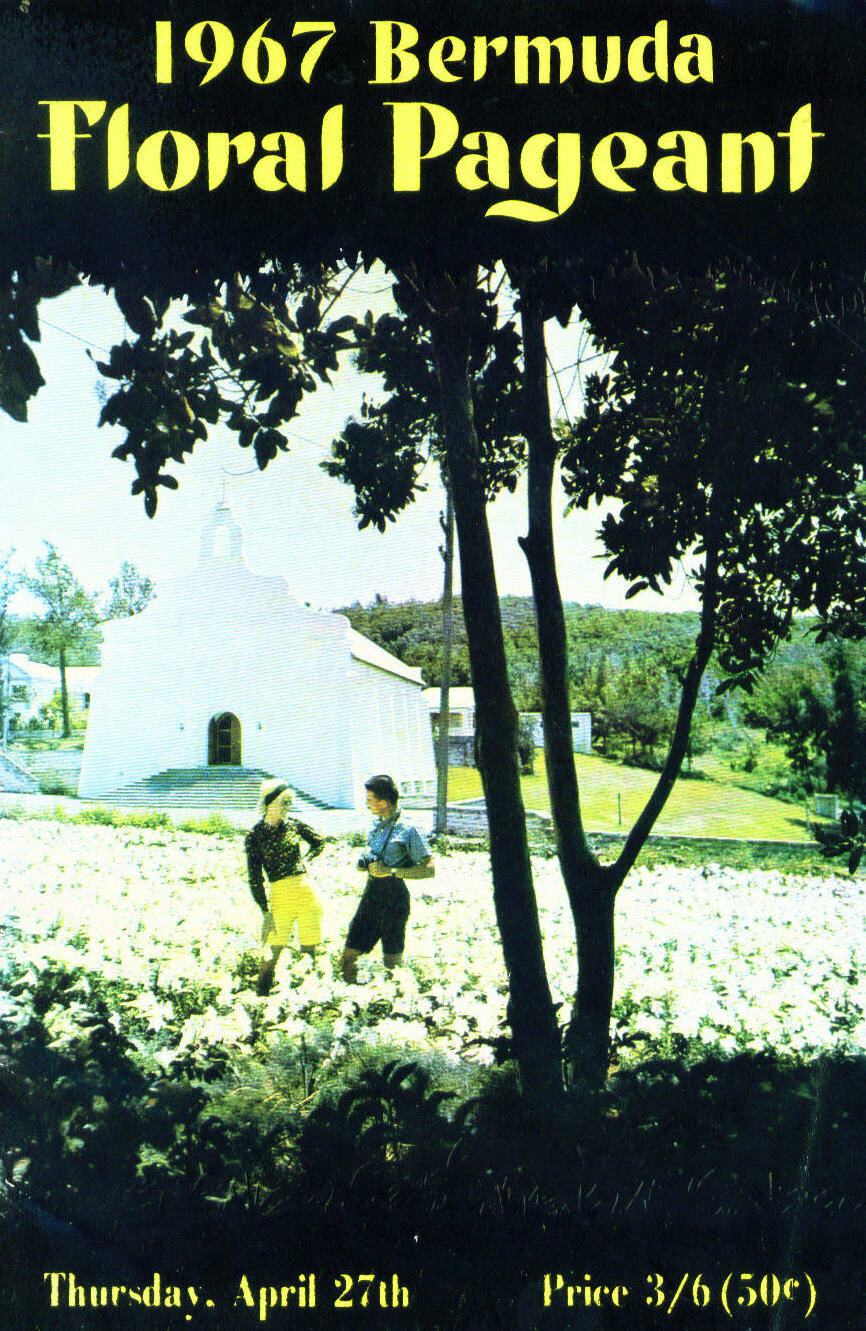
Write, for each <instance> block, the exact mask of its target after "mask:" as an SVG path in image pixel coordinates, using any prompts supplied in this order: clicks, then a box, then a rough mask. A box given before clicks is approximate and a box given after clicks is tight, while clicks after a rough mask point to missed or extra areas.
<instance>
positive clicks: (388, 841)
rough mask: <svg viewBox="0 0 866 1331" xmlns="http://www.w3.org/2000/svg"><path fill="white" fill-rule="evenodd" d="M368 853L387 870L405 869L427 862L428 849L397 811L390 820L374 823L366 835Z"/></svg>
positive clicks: (418, 834) (428, 856) (419, 834)
mask: <svg viewBox="0 0 866 1331" xmlns="http://www.w3.org/2000/svg"><path fill="white" fill-rule="evenodd" d="M367 844H368V845H369V847H370V853H371V854H373V855H375V856H376V859H377V860H381V861H382V863H383V864H384V865H385V866H386V868H388V869H405V868H408V866H409V865H410V864H421V863H422V861H423V860H429V858H430V847H429V846H428V845H427V842H426V841H425V840H424V837H423V836H422V835H421V833H420V832H419V831H418V828H417V827H413V826H412V824H411V823H404V822H403V819H402V818H401V816H400V811H399V809H398V810H397V812H396V813H395V814H393V815H392V816H391V817H390V818H385V819H383V820H381V821H379V822H376V823H374V824H373V826H372V827H371V829H370V831H369V833H368V834H367Z"/></svg>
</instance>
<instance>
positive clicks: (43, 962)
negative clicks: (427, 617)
mask: <svg viewBox="0 0 866 1331" xmlns="http://www.w3.org/2000/svg"><path fill="white" fill-rule="evenodd" d="M356 858H357V850H356V849H355V848H353V847H352V846H350V845H349V844H348V843H347V842H345V841H336V842H332V843H330V844H329V845H328V846H327V848H326V850H325V852H324V853H323V854H322V855H321V856H320V857H319V858H318V860H317V861H316V863H315V866H314V872H315V881H316V885H317V888H318V891H319V894H320V897H321V900H322V902H323V905H324V909H325V938H326V946H325V948H324V949H323V950H322V952H321V953H320V955H319V956H318V957H317V958H316V959H315V961H312V960H310V959H309V958H299V957H297V956H292V955H291V954H290V953H288V952H287V953H286V954H284V957H283V960H282V961H281V964H280V969H279V970H278V973H277V983H276V985H275V988H274V991H273V993H272V994H271V995H270V996H269V997H268V998H267V999H260V998H257V997H256V996H255V993H254V991H253V985H254V977H255V972H256V965H257V958H258V929H259V919H260V917H259V912H258V910H257V908H256V907H255V906H254V905H253V903H252V901H251V899H250V897H249V892H248V889H247V886H246V879H245V872H244V861H243V845H242V838H241V836H240V835H238V836H235V837H217V836H203V835H196V834H191V833H185V832H180V831H175V830H173V829H156V830H147V829H138V828H128V827H121V828H114V827H104V826H83V825H72V824H68V823H62V822H54V821H50V820H46V821H37V820H32V821H20V822H16V821H13V820H8V819H7V820H3V821H2V822H0V862H2V867H3V878H4V882H5V884H6V890H5V892H4V898H3V902H2V913H3V916H4V917H5V918H4V919H3V923H4V928H3V932H2V935H0V948H2V951H0V981H2V985H0V1003H2V1006H0V1020H3V1021H5V1022H7V1023H8V1022H13V1023H14V1022H18V1023H20V1021H21V1020H23V1019H24V1018H25V1016H26V1014H27V1013H28V1012H34V1011H35V1012H37V1013H38V1015H39V1017H40V1019H41V1022H42V1024H43V1025H44V1027H45V1029H46V1032H47V1034H48V1037H49V1040H50V1042H51V1045H52V1046H53V1047H54V1048H56V1049H57V1050H58V1051H69V1052H73V1051H74V1049H75V1046H76V1042H77V1041H79V1040H80V1039H81V1038H82V1034H83V1032H84V1031H86V1029H87V1026H88V1021H89V1016H88V1014H89V1012H90V1008H91V1006H92V1002H93V999H94V997H96V996H98V997H100V998H101V999H102V1000H103V1001H104V1002H107V1004H108V1006H109V1008H110V1010H111V1014H112V1015H111V1022H112V1024H113V1026H114V1027H115V1030H116V1031H117V1032H118V1033H119V1034H121V1035H123V1036H124V1037H126V1038H127V1039H129V1040H131V1041H132V1044H133V1047H134V1049H135V1050H136V1056H137V1058H138V1059H139V1060H140V1061H141V1063H142V1065H143V1066H144V1068H146V1069H147V1070H150V1071H153V1072H154V1073H155V1074H156V1075H169V1076H170V1075H171V1072H172V1067H173V1065H174V1064H175V1063H182V1062H185V1063H186V1064H187V1065H188V1063H189V1060H190V1058H191V1057H195V1056H199V1055H200V1056H202V1057H203V1058H206V1057H207V1052H208V1051H209V1050H215V1049H219V1050H221V1051H223V1052H224V1053H227V1054H231V1053H232V1052H233V1051H234V1052H238V1053H242V1052H249V1051H250V1050H251V1049H253V1048H254V1047H257V1048H267V1046H268V1045H269V1044H273V1043H275V1042H281V1041H282V1042H284V1041H285V1040H286V1038H287V1037H288V1038H289V1039H292V1040H296V1041H298V1042H301V1041H302V1039H303V1040H308V1041H314V1042H315V1045H316V1048H317V1050H318V1053H319V1056H320V1057H322V1056H324V1058H325V1059H326V1060H332V1061H334V1060H336V1061H339V1059H340V1057H341V1055H342V1054H344V1053H345V1052H346V1051H347V1050H349V1049H351V1048H357V1047H358V1046H359V1045H362V1044H367V1045H370V1044H373V1045H375V1044H384V1045H398V1046H400V1047H402V1048H405V1049H406V1050H407V1051H411V1050H412V1049H413V1048H415V1049H419V1050H422V1049H423V1050H428V1051H429V1050H431V1049H437V1050H441V1051H442V1052H443V1054H445V1055H447V1056H448V1057H449V1058H453V1057H454V1056H457V1055H462V1056H464V1057H468V1058H471V1059H474V1060H481V1061H485V1060H488V1061H489V1059H490V1058H491V1057H492V1046H491V1043H490V1042H491V1041H493V1040H494V1039H495V1038H496V1036H497V1034H499V1033H501V1018H502V1015H503V1011H504V1007H505V976H504V970H503V965H502V959H501V954H500V949H499V944H498V939H497V934H496V928H495V921H494V915H493V905H492V893H491V884H490V873H489V865H488V862H487V858H486V855H485V854H483V853H482V852H473V851H454V852H452V853H451V854H447V855H441V856H439V857H438V863H437V875H436V878H435V879H434V880H432V881H427V882H423V883H416V884H413V885H412V893H413V911H412V918H411V921H410V928H409V936H408V943H407V954H406V957H407V964H406V965H405V966H404V967H402V968H401V969H400V970H399V971H398V972H396V973H395V976H394V977H393V978H391V977H388V976H386V975H385V974H384V973H383V971H382V969H381V965H380V958H379V957H378V956H372V957H370V958H369V959H367V960H366V962H365V964H363V965H362V969H361V976H360V978H361V981H362V983H361V984H359V985H346V984H345V983H343V981H342V980H341V979H340V978H339V974H338V972H337V970H336V967H335V959H336V956H337V954H338V952H339V949H340V946H341V943H342V938H343V936H344V932H345V928H346V925H347V923H348V921H349V919H350V917H351V914H352V911H353V909H354V904H355V901H356V900H357V895H358V892H359V890H360V886H361V881H362V880H361V875H360V874H359V873H358V871H357V870H356V868H355V860H356ZM535 877H536V885H537V891H538V897H539V903H540V910H541V916H542V928H543V933H544V940H545V951H546V956H547V962H548V968H549V973H550V977H551V984H552V987H553V990H554V998H555V1000H556V1001H562V1002H563V1004H564V1008H563V1015H564V1014H565V1013H567V1010H568V1002H569V997H570V995H571V993H572V992H573V988H574V981H575V973H574V946H573V937H572V931H571V921H570V915H569V911H568V907H567V903H566V901H565V896H564V893H563V890H562V887H561V884H560V881H559V877H558V872H557V865H556V861H555V860H547V859H539V860H537V861H536V863H535ZM863 915H864V890H863V886H862V884H861V881H860V879H858V878H856V877H855V878H853V879H851V878H848V877H822V878H818V877H815V878H812V877H809V876H805V875H799V874H796V875H795V874H784V873H781V872H778V871H753V870H750V871H742V870H738V871H734V870H726V869H723V868H719V867H718V866H712V865H711V866H707V867H706V868H704V869H695V868H682V867H676V866H666V867H662V868H655V869H652V870H650V869H638V870H636V871H635V872H634V873H633V874H632V875H631V877H630V879H629V880H628V882H627V884H626V886H625V887H624V889H623V890H622V892H621V894H620V898H619V901H618V925H617V931H618V940H617V992H616V1012H617V1016H618V1019H619V1022H620V1030H621V1031H622V1032H630V1033H632V1034H633V1033H635V1032H640V1033H642V1034H643V1035H645V1036H646V1037H648V1039H649V1040H651V1041H652V1043H653V1045H654V1046H655V1047H656V1048H664V1046H665V1043H669V1042H670V1041H672V1040H674V1041H676V1040H677V1039H678V1038H679V1039H680V1040H682V1039H686V1040H697V1041H699V1042H702V1043H703V1044H705V1045H707V1046H708V1047H710V1046H711V1047H715V1048H717V1049H719V1050H720V1051H721V1052H724V1053H732V1052H734V1051H736V1050H758V1049H761V1048H764V1047H768V1048H769V1047H772V1048H774V1049H776V1050H778V1051H781V1052H786V1053H792V1054H803V1055H808V1054H811V1053H812V1052H815V1051H818V1050H823V1049H827V1048H833V1047H836V1048H840V1049H847V1050H856V1049H859V1048H863V1047H864V1046H866V1019H864V1009H866V979H864V978H863V976H862V975H861V973H860V971H859V969H858V962H857V955H856V954H857V952H858V950H859V949H860V945H861V942H862V929H863V925H862V921H863ZM674 1047H676V1046H674Z"/></svg>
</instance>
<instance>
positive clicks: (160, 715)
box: [79, 502, 436, 809]
mask: <svg viewBox="0 0 866 1331" xmlns="http://www.w3.org/2000/svg"><path fill="white" fill-rule="evenodd" d="M102 632H103V636H104V645H103V649H102V670H101V673H100V676H99V679H98V681H97V682H96V684H95V686H94V690H93V699H92V704H91V709H90V717H89V722H88V727H87V736H86V739H85V746H84V758H83V762H82V767H81V780H80V784H79V794H80V795H82V796H84V797H90V796H94V795H103V794H109V793H111V792H113V791H116V790H118V789H120V788H121V787H123V786H126V785H128V784H130V783H131V782H134V781H137V780H141V779H142V778H144V777H149V776H154V775H156V774H158V773H160V772H165V771H167V770H172V769H174V770H176V769H188V768H203V767H207V766H238V767H244V768H253V769H260V770H263V771H265V772H268V773H271V774H273V775H276V776H281V777H284V778H285V779H286V780H287V781H288V782H289V784H290V785H292V786H294V787H295V788H296V789H297V790H298V791H301V792H303V793H304V794H306V795H311V796H313V797H315V798H317V799H320V800H322V801H323V802H324V803H326V804H328V805H330V806H331V807H333V808H356V809H362V808H363V807H364V781H365V779H366V778H367V777H368V776H370V775H371V774H372V773H374V772H389V773H390V774H391V775H392V776H393V777H394V779H395V780H396V781H397V783H398V785H399V786H400V789H401V791H402V792H403V794H424V795H432V794H433V792H434V790H435V780H436V778H435V767H434V761H433V745H432V740H431V736H430V720H429V710H428V708H427V705H426V703H425V701H424V697H423V681H422V679H421V673H420V671H419V670H417V669H412V668H410V667H408V666H405V665H403V664H402V662H400V661H398V660H397V658H396V657H394V656H392V655H391V654H390V653H389V652H386V651H384V650H383V649H382V648H380V647H377V646H376V645H375V644H374V643H372V642H370V641H369V639H367V638H364V637H362V636H361V634H359V633H356V632H355V631H354V630H353V629H352V628H351V626H350V624H349V622H348V620H347V619H346V618H345V617H344V616H343V615H336V614H332V613H328V612H325V611H317V610H311V609H309V608H308V607H307V606H304V605H301V604H299V602H298V601H296V600H295V599H294V597H292V596H291V595H290V594H289V590H288V586H287V583H286V581H285V579H284V578H282V577H279V576H274V575H262V574H258V573H253V572H251V571H250V570H249V569H248V568H247V567H246V565H245V563H244V560H243V556H242V536H241V532H240V528H239V527H238V526H237V524H236V523H235V522H234V521H233V520H232V518H231V514H230V512H229V509H228V506H227V505H226V504H225V503H224V502H223V503H221V504H219V505H218V506H217V509H216V512H215V514H214V516H213V518H212V520H211V521H210V523H209V524H208V525H207V526H206V527H205V530H204V532H203V534H202V546H201V558H200V560H199V563H198V566H197V568H195V569H194V570H193V571H192V572H191V573H189V574H187V575H186V576H185V577H180V578H176V579H173V580H171V581H170V582H165V583H163V584H161V585H160V588H159V591H158V594H157V596H156V598H155V599H154V600H153V601H152V602H151V603H150V604H149V605H148V606H147V607H146V608H145V609H144V610H143V611H142V612H141V613H140V614H138V615H135V616H132V617H131V618H128V619H119V620H112V621H110V622H108V623H106V624H103V625H102Z"/></svg>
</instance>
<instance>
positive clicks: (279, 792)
mask: <svg viewBox="0 0 866 1331" xmlns="http://www.w3.org/2000/svg"><path fill="white" fill-rule="evenodd" d="M275 799H281V800H282V802H283V804H284V805H285V806H286V808H287V809H288V808H289V807H290V806H291V803H292V792H291V790H290V789H289V786H288V784H287V782H285V781H283V780H281V779H280V777H276V776H274V777H269V778H268V779H267V780H266V781H263V782H262V785H261V790H260V791H259V813H261V814H264V813H266V812H267V809H268V806H269V805H271V804H273V802H274V800H275Z"/></svg>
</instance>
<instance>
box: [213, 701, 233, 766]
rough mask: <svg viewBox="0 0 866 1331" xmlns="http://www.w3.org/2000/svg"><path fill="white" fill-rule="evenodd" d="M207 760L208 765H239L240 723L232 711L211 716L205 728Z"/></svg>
mask: <svg viewBox="0 0 866 1331" xmlns="http://www.w3.org/2000/svg"><path fill="white" fill-rule="evenodd" d="M207 760H208V766H210V767H240V765H241V723H240V721H239V720H238V718H237V717H236V716H235V714H234V712H223V713H221V715H220V716H212V717H211V719H210V722H209V724H208V730H207Z"/></svg>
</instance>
